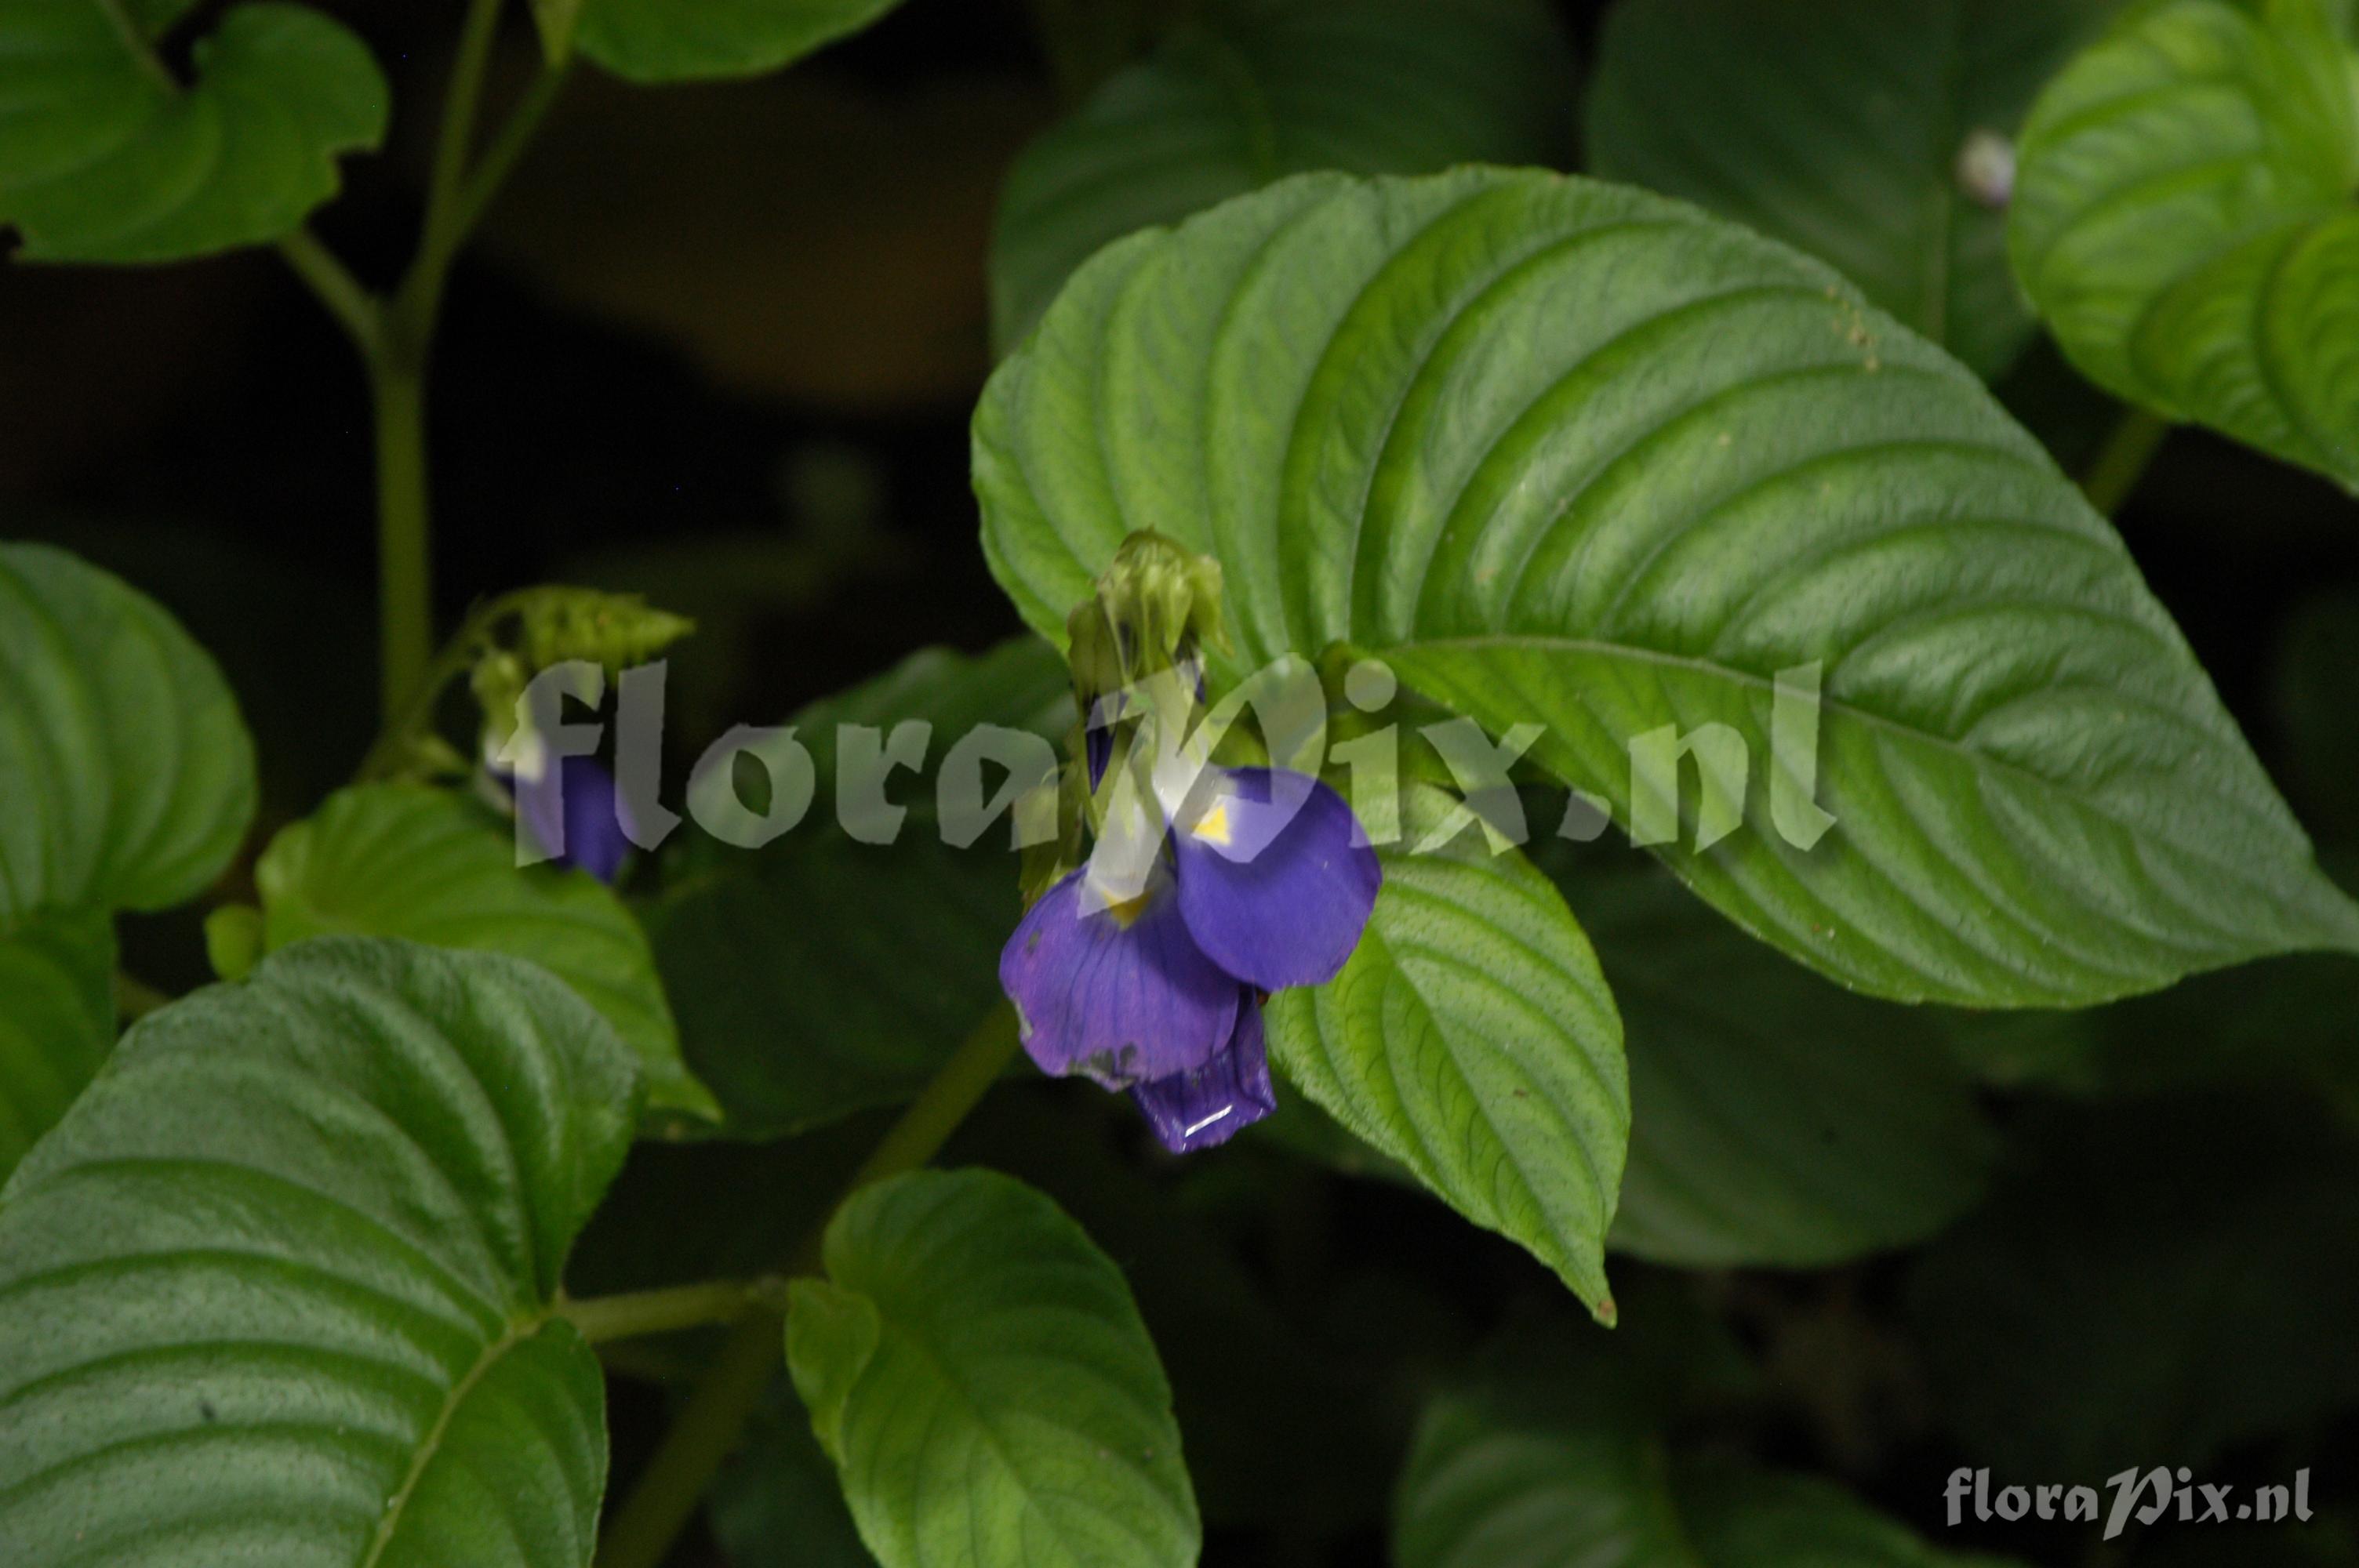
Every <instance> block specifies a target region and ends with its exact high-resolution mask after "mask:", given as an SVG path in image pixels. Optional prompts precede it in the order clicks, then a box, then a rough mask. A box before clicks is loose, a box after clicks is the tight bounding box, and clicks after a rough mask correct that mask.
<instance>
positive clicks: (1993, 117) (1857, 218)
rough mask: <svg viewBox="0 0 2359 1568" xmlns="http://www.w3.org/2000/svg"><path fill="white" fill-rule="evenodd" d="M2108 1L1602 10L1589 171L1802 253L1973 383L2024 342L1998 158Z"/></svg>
mask: <svg viewBox="0 0 2359 1568" xmlns="http://www.w3.org/2000/svg"><path fill="white" fill-rule="evenodd" d="M2117 4H2118V0H1921V3H1919V4H1914V5H1890V4H1888V3H1886V0H1802V3H1801V4H1799V5H1798V4H1795V3H1794V0H1631V3H1629V4H1625V5H1616V6H1614V7H1613V8H1612V9H1611V10H1609V11H1607V13H1606V15H1605V28H1604V32H1603V37H1602V38H1601V40H1600V42H1599V45H1598V58H1597V74H1596V77H1595V79H1594V81H1593V82H1592V84H1591V88H1590V92H1589V98H1588V109H1587V123H1588V136H1587V146H1588V149H1589V167H1590V168H1591V170H1592V171H1593V172H1594V173H1596V174H1598V175H1601V176H1603V178H1608V179H1620V180H1627V181H1629V182H1630V183H1631V184H1633V185H1643V186H1646V187H1647V188H1648V189H1653V190H1659V191H1662V192H1663V193H1664V194H1666V195H1669V196H1679V197H1683V198H1685V199H1686V200H1690V201H1693V202H1696V203H1698V204H1699V205H1701V206H1704V207H1708V208H1710V209H1712V211H1715V212H1718V213H1720V214H1722V215H1723V216H1724V217H1729V218H1734V219H1735V220H1736V221H1737V222H1741V223H1745V224H1747V225H1749V226H1751V227H1753V228H1755V229H1757V230H1759V231H1760V232H1762V233H1765V234H1767V235H1769V236H1771V237H1772V238H1774V239H1779V240H1783V241H1785V242H1786V243H1788V244H1790V245H1794V246H1797V247H1799V248H1800V249H1802V250H1806V251H1809V252H1810V253H1811V254H1814V255H1816V256H1819V257H1820V258H1821V259H1822V260H1824V261H1827V262H1830V263H1832V265H1834V266H1835V267H1836V268H1838V269H1839V270H1840V271H1842V273H1843V275H1844V276H1846V277H1849V278H1850V279H1851V280H1852V281H1853V282H1854V283H1856V284H1858V285H1859V287H1860V288H1861V289H1862V290H1863V291H1864V292H1865V294H1866V295H1867V297H1868V298H1870V299H1872V300H1874V301H1875V303H1876V304H1877V305H1880V306H1882V307H1883V308H1885V309H1886V310H1888V311H1890V312H1891V313H1892V314H1893V315H1894V316H1896V317H1897V318H1899V319H1901V320H1903V321H1905V322H1907V323H1908V325H1909V326H1911V327H1913V328H1915V329H1916V330H1918V331H1919V332H1921V333H1923V334H1924V335H1925V336H1926V337H1928V338H1930V339H1931V340H1932V341H1935V342H1937V343H1940V344H1941V345H1943V346H1944V347H1946V348H1947V349H1949V350H1950V351H1951V352H1952V353H1954V354H1956V355H1957V356H1958V357H1959V358H1960V359H1962V360H1963V361H1965V362H1966V363H1967V364H1969V365H1971V366H1973V368H1974V369H1975V370H1976V371H1978V372H1980V373H1983V374H1984V375H1986V376H1987V375H1995V374H1996V373H1998V372H2000V371H2002V370H2004V369H2006V366H2007V364H2008V363H2009V362H2012V361H2013V360H2014V358H2015V356H2016V354H2017V352H2018V351H2021V349H2022V348H2023V346H2024V345H2025V344H2026V343H2027V342H2028V341H2030V339H2031V336H2032V332H2033V330H2034V326H2033V322H2032V318H2031V314H2030V312H2029V311H2028V310H2027V309H2026V308H2024V306H2023V304H2022V302H2021V300H2020V298H2019V297H2018V296H2017V292H2016V287H2015V278H2014V276H2013V274H2011V273H2010V272H2009V271H2008V270H2007V260H2006V203H2005V192H2004V189H2001V188H1998V187H1993V188H1991V189H1974V188H1973V185H1972V181H1971V179H1970V178H1968V177H1967V175H1966V173H1965V171H1964V170H1963V169H1962V162H1961V160H1962V158H1963V157H1968V156H1969V155H1968V143H1969V139H1970V138H1973V139H1974V140H1975V144H1976V146H1977V148H1978V149H1979V148H1980V147H1981V146H1985V145H1986V146H1988V148H1989V153H1988V155H1987V156H1991V157H2003V156H2004V154H2003V148H2004V147H2005V146H2006V139H2007V138H2011V137H2012V136H2013V135H2015V133H2016V131H2017V127H2018V126H2019V125H2020V124H2022V121H2023V114H2024V111H2025V110H2027V108H2029V107H2030V105H2031V100H2032V97H2033V95H2034V94H2035V93H2037V92H2038V91H2039V89H2040V88H2041V87H2042V86H2044V85H2045V84H2046V83H2047V81H2048V79H2049V76H2050V75H2052V74H2053V73H2054V71H2055V70H2056V68H2057V67H2059V66H2060V65H2061V64H2062V63H2063V62H2064V60H2065V59H2066V58H2067V57H2068V56H2070V54H2071V51H2072V50H2073V49H2075V48H2077V47H2078V46H2079V45H2080V44H2081V43H2082V42H2083V41H2085V39H2086V38H2088V36H2089V35H2090V34H2091V33H2092V32H2093V31H2094V30H2095V29H2096V28H2097V27H2099V26H2100V25H2101V24H2102V23H2103V21H2104V17H2105V16H2107V15H2109V14H2110V13H2111V12H2112V11H2114V9H2115V8H2116V6H2117Z"/></svg>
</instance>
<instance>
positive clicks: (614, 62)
mask: <svg viewBox="0 0 2359 1568" xmlns="http://www.w3.org/2000/svg"><path fill="white" fill-rule="evenodd" d="M899 4H900V0H696V4H695V5H681V4H680V3H679V0H581V16H580V19H579V21H578V22H577V24H576V28H575V35H574V38H575V42H576V43H577V44H578V45H579V47H580V48H581V50H582V53H583V54H585V55H587V56H588V57H589V58H590V59H593V60H596V61H597V62H598V63H599V64H600V65H603V66H604V67H605V68H606V69H607V70H611V71H613V72H614V74H615V75H617V76H620V77H625V78H627V79H628V80H630V81H638V82H646V83H649V84H653V83H658V82H666V81H701V80H705V79H709V78H712V77H731V76H758V75H760V74H761V73H762V72H764V71H766V70H777V69H778V68H779V67H780V66H785V65H791V64H793V63H794V62H795V61H796V60H799V59H802V58H803V56H805V55H807V54H810V52H811V51H812V50H814V49H824V48H826V47H827V46H828V45H829V44H832V43H833V42H835V41H836V40H837V39H838V38H846V37H849V36H850V35H852V34H853V33H856V32H859V31H860V30H861V29H862V28H864V27H867V26H868V25H869V24H871V23H872V22H875V20H876V19H877V18H878V17H880V16H884V15H885V13H886V12H887V11H890V10H892V9H893V7H894V6H896V5H899Z"/></svg>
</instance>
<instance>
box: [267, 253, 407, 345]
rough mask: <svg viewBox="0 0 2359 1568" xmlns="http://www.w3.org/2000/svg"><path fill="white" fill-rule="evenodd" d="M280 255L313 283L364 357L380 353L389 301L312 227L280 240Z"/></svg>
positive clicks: (296, 272)
mask: <svg viewBox="0 0 2359 1568" xmlns="http://www.w3.org/2000/svg"><path fill="white" fill-rule="evenodd" d="M278 254H280V255H282V256H285V257H286V258H287V265H288V266H291V267H293V268H294V269H295V276H298V277H299V278H301V279H302V280H303V281H304V282H305V283H306V284H308V285H310V289H311V292H312V293H313V294H315V295H317V296H319V298H320V303H321V305H324V306H325V307H327V310H328V314H329V315H331V316H333V317H334V318H335V319H336V323H337V325H339V326H341V327H342V328H343V330H345V331H346V332H347V333H348V334H350V335H351V337H352V340H353V346H354V347H356V348H357V349H359V350H360V351H361V356H362V358H364V359H367V358H371V357H374V356H375V353H376V347H377V340H378V338H379V337H380V336H381V335H382V333H383V331H384V328H385V302H384V301H383V300H381V299H379V298H378V297H376V296H375V295H374V294H371V293H370V292H369V291H368V290H367V289H366V288H364V287H362V286H361V283H360V280H359V279H357V278H355V277H354V276H353V275H352V273H351V272H350V270H348V269H347V268H346V267H345V265H344V264H343V263H342V262H340V261H338V260H337V259H336V257H335V254H334V253H333V252H332V251H330V250H329V249H328V247H327V246H325V245H323V244H321V243H320V241H319V238H318V236H316V235H314V234H313V233H312V232H311V231H310V230H309V229H298V230H296V231H295V232H293V233H291V234H289V235H288V236H287V237H286V238H285V239H283V240H281V241H279V242H278Z"/></svg>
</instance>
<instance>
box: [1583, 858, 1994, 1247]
mask: <svg viewBox="0 0 2359 1568" xmlns="http://www.w3.org/2000/svg"><path fill="white" fill-rule="evenodd" d="M1560 882H1561V884H1562V886H1563V887H1564V889H1565V893H1566V897H1567V898H1568V899H1569V900H1571V902H1572V903H1574V904H1576V905H1577V906H1578V908H1579V912H1580V914H1581V915H1582V925H1584V926H1585V927H1586V928H1587V930H1588V932H1589V935H1590V939H1591V940H1592V941H1593V942H1594V943H1596V945H1597V952H1598V957H1599V961H1600V962H1601V963H1603V966H1604V968H1605V976H1606V979H1608V980H1609V981H1611V982H1612V984H1613V987H1614V1000H1615V1001H1616V1002H1617V1003H1618V1004H1619V1005H1620V1007H1621V1010H1622V1020H1623V1025H1624V1027H1625V1030H1626V1031H1627V1033H1628V1048H1629V1055H1630V1099H1631V1103H1632V1104H1633V1105H1634V1106H1635V1107H1636V1115H1635V1116H1634V1117H1633V1119H1632V1121H1631V1128H1630V1161H1629V1164H1628V1166H1627V1168H1626V1169H1625V1171H1624V1172H1623V1175H1622V1203H1621V1206H1620V1208H1619V1209H1617V1210H1616V1211H1615V1214H1614V1229H1613V1231H1612V1233H1611V1234H1610V1235H1609V1237H1608V1238H1607V1240H1608V1243H1609V1245H1611V1246H1613V1247H1614V1248H1615V1249H1617V1250H1621V1251H1625V1252H1630V1253H1634V1254H1636V1256H1638V1257H1641V1258H1645V1259H1647V1260H1650V1261H1653V1262H1658V1263H1672V1264H1678V1265H1680V1266H1683V1267H1689V1268H1727V1267H1734V1266H1741V1265H1777V1266H1781V1267H1788V1268H1810V1267H1817V1266H1821V1265H1824V1264H1829V1263H1835V1262H1840V1261H1842V1260H1844V1259H1847V1258H1854V1257H1857V1256H1858V1255H1860V1254H1861V1253H1864V1252H1872V1251H1876V1250H1880V1249H1886V1248H1892V1247H1899V1246H1903V1245H1906V1244H1908V1243H1909V1242H1914V1241H1920V1240H1922V1239H1924V1238H1926V1237H1927V1236H1930V1235H1931V1234H1932V1233H1933V1232H1934V1231H1936V1230H1939V1229H1940V1228H1941V1227H1943V1226H1944V1225H1946V1224H1948V1223H1949V1222H1950V1221H1951V1220H1952V1219H1954V1218H1956V1217H1958V1216H1959V1215H1960V1214H1962V1213H1963V1212H1964V1211H1965V1209H1966V1208H1967V1207H1968V1206H1971V1205H1972V1204H1973V1201H1974V1199H1975V1198H1976V1197H1978V1196H1979V1195H1981V1192H1982V1186H1983V1177H1984V1171H1985V1168H1986V1167H1987V1165H1988V1163H1989V1157H1990V1154H1991V1152H1992V1141H1991V1139H1990V1136H1989V1132H1988V1130H1987V1129H1986V1128H1985V1127H1984V1124H1983V1120H1982V1118H1981V1115H1980V1114H1979V1112H1978V1111H1977V1110H1976V1108H1975V1103H1974V1095H1973V1086H1972V1085H1971V1083H1970V1082H1969V1081H1968V1079H1967V1077H1966V1076H1965V1074H1964V1073H1963V1072H1962V1071H1961V1070H1960V1069H1959V1067H1958V1066H1957V1065H1955V1063H1954V1061H1953V1060H1952V1058H1951V1055H1950V1054H1949V1051H1948V1044H1949V1043H1948V1040H1947V1038H1946V1036H1945V1033H1944V1031H1943V1027H1942V1020H1941V1018H1940V1015H1938V1014H1936V1013H1932V1012H1929V1011H1927V1010H1924V1009H1921V1008H1902V1007H1896V1006H1894V1005H1892V1004H1890V1003H1886V1002H1878V1001H1873V1000H1868V999H1866V998H1864V997H1857V996H1852V995H1849V994H1847V993H1845V992H1843V991H1842V990H1839V989H1836V988H1835V987H1833V986H1832V985H1830V984H1829V983H1827V982H1826V981H1825V980H1822V979H1818V978H1816V977H1815V976H1813V975H1811V974H1810V972H1809V971H1807V970H1805V969H1802V968H1799V967H1798V966H1796V965H1795V964H1793V963H1791V962H1789V961H1788V960H1787V959H1786V958H1784V957H1780V956H1779V955H1777V953H1774V952H1772V951H1771V950H1769V949H1768V948H1767V947H1765V946H1762V945H1761V944H1759V943H1757V942H1754V941H1750V940H1748V939H1747V938H1746V937H1745V935H1744V934H1743V933H1742V932H1739V931H1737V930H1736V929H1735V928H1734V927H1733V926H1731V925H1728V924H1727V923H1726V922H1725V921H1722V920H1716V919H1714V918H1712V914H1711V913H1710V912H1709V911H1707V910H1706V909H1705V908H1704V907H1703V906H1702V905H1701V904H1700V903H1697V902H1696V901H1695V900H1694V899H1692V898H1690V897H1689V896H1688V895H1687V894H1686V892H1684V891H1682V890H1681V889H1680V887H1679V886H1678V884H1677V883H1675V882H1673V881H1671V879H1670V878H1669V877H1667V876H1662V875H1659V874H1656V875H1647V876H1633V875H1629V874H1627V873H1622V874H1614V873H1611V872H1609V873H1606V874H1604V875H1587V874H1584V873H1583V872H1582V871H1573V872H1571V874H1568V875H1564V876H1561V877H1560Z"/></svg>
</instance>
